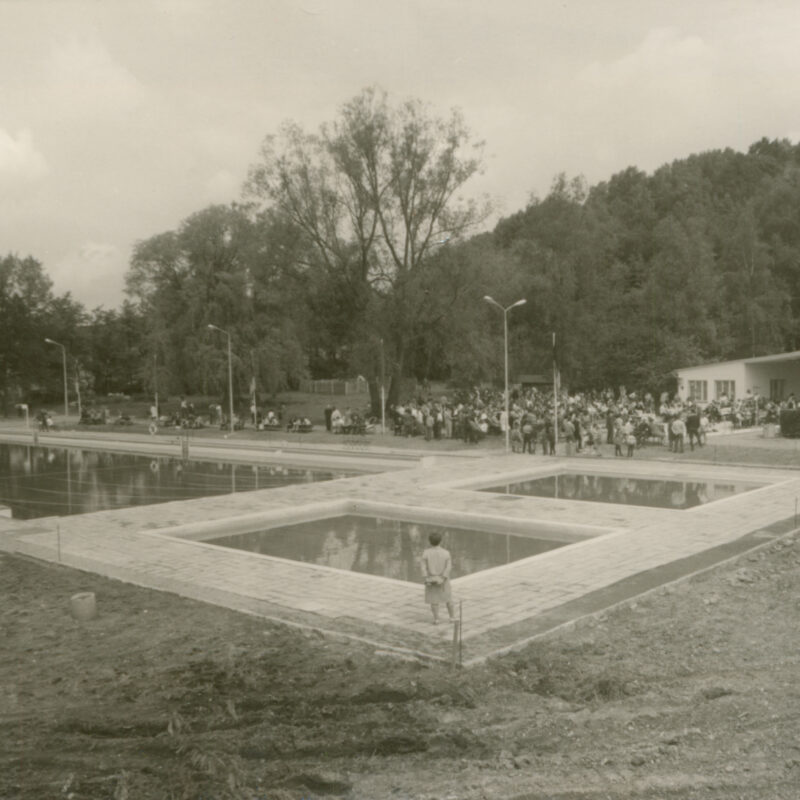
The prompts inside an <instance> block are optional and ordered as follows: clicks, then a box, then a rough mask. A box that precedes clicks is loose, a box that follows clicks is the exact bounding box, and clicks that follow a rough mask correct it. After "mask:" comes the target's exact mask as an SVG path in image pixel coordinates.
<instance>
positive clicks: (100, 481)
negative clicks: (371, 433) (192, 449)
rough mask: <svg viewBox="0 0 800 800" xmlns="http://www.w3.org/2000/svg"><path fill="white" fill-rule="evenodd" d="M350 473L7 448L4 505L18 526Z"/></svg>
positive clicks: (0, 498) (0, 447)
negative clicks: (24, 522) (26, 521)
mask: <svg viewBox="0 0 800 800" xmlns="http://www.w3.org/2000/svg"><path fill="white" fill-rule="evenodd" d="M354 474H357V473H356V472H349V471H345V470H338V469H337V470H333V469H305V468H294V467H285V466H270V465H263V464H262V465H258V466H256V465H250V464H232V463H226V462H224V461H191V460H190V461H183V460H182V459H180V458H166V457H158V458H150V457H146V456H136V455H129V454H122V453H107V452H102V451H98V450H80V449H72V448H69V449H65V448H53V447H35V446H28V445H16V444H0V505H5V506H8V507H9V508H10V509H11V515H12V517H14V518H16V519H34V518H36V517H49V516H65V515H69V514H86V513H88V512H90V511H104V510H107V509H113V508H125V507H128V506H139V505H149V504H151V503H165V502H167V501H170V500H190V499H192V498H196V497H208V496H210V495H216V494H227V493H230V492H249V491H252V490H254V489H270V488H275V487H279V486H288V485H290V484H294V483H314V482H316V481H327V480H332V479H334V478H342V477H347V476H349V475H354Z"/></svg>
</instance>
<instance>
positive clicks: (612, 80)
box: [581, 28, 716, 103]
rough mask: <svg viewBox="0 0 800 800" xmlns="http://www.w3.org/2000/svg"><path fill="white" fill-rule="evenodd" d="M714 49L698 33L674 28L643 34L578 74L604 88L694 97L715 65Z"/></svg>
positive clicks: (591, 83)
mask: <svg viewBox="0 0 800 800" xmlns="http://www.w3.org/2000/svg"><path fill="white" fill-rule="evenodd" d="M715 61H716V57H715V53H714V49H713V48H712V47H710V46H709V45H708V44H706V42H705V41H704V40H703V39H702V38H701V37H699V36H696V35H688V36H681V35H680V33H679V32H678V31H677V30H676V29H674V28H658V29H655V30H651V31H649V32H648V33H647V35H646V36H645V37H644V39H643V40H642V41H641V42H640V43H639V45H638V46H637V47H636V48H634V49H633V50H632V51H631V52H629V53H626V54H625V55H623V56H622V57H620V58H618V59H616V60H613V61H608V62H605V63H603V62H593V63H591V64H589V65H587V66H586V67H585V68H584V69H583V71H582V74H581V77H582V78H583V80H584V81H586V83H588V84H589V85H590V86H594V87H596V88H597V89H601V90H604V91H610V92H615V91H632V92H635V93H636V94H637V95H638V94H640V93H647V94H648V95H649V97H650V102H651V103H652V102H653V100H655V99H656V98H655V97H654V96H653V95H652V94H650V92H652V91H653V90H659V91H663V90H668V91H670V92H671V93H676V94H677V93H688V94H689V95H690V96H695V95H696V93H697V92H698V90H699V89H700V90H702V89H703V88H704V87H705V86H707V85H708V83H709V81H710V79H711V77H712V75H713V72H714V65H715Z"/></svg>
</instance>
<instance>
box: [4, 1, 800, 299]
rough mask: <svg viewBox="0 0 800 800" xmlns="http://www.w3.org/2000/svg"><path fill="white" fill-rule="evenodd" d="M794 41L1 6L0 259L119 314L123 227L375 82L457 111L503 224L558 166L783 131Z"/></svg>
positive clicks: (697, 13) (232, 189) (662, 27)
mask: <svg viewBox="0 0 800 800" xmlns="http://www.w3.org/2000/svg"><path fill="white" fill-rule="evenodd" d="M798 43H800V3H797V2H796V0H739V1H738V2H735V1H734V0H703V2H698V1H697V0H671V1H670V2H661V0H659V1H658V2H656V1H655V0H580V1H579V2H575V1H569V0H568V1H567V2H556V0H491V2H487V0H413V1H412V0H75V1H74V2H73V1H72V0H0V74H1V75H2V76H3V77H2V79H0V256H4V255H7V254H9V253H11V254H15V255H18V256H20V257H26V256H32V257H34V258H35V259H37V260H38V261H40V262H41V263H42V265H43V266H44V269H45V271H46V272H47V274H48V275H49V276H50V278H51V279H52V280H53V283H54V289H55V291H56V292H57V293H58V294H62V293H65V292H68V291H69V292H71V293H72V296H73V297H74V298H75V299H77V300H79V301H81V302H82V303H84V304H85V305H86V306H87V307H88V308H90V309H92V308H95V307H97V306H100V305H102V306H105V307H106V308H117V307H118V306H119V305H120V304H121V302H122V301H123V299H124V276H125V272H126V271H127V269H128V265H129V260H130V256H131V252H132V249H133V246H134V245H135V243H136V242H137V241H141V240H145V239H148V238H150V237H151V236H154V235H156V234H159V233H163V232H165V231H169V230H175V229H176V228H177V227H178V226H179V225H180V223H181V221H182V220H184V219H185V218H186V217H188V216H189V215H191V214H193V213H194V212H196V211H200V210H202V209H203V208H205V207H207V206H209V205H211V204H214V203H229V202H232V201H235V200H238V199H240V197H241V188H242V184H243V183H244V181H245V179H246V176H247V171H248V167H249V166H251V165H252V164H253V163H255V162H256V160H257V159H258V153H259V148H260V145H261V142H262V141H263V139H264V137H265V136H267V135H268V134H270V133H274V132H276V131H277V129H278V127H279V126H280V124H281V123H282V122H284V121H286V120H289V119H291V120H294V121H296V122H298V123H299V124H300V125H301V126H302V127H304V128H305V129H306V130H308V131H313V130H316V129H317V128H318V127H319V125H321V124H322V123H324V122H326V121H330V120H332V119H333V118H335V116H336V115H337V112H338V110H339V108H340V107H341V106H342V104H344V103H345V102H346V101H348V100H349V99H351V98H352V97H354V96H355V95H356V94H358V93H359V92H360V91H361V90H362V89H363V88H364V87H366V86H372V85H377V86H379V87H381V88H383V89H385V90H386V91H387V92H388V93H389V97H390V100H391V101H392V102H393V103H399V102H402V101H403V100H406V99H408V98H411V97H414V98H419V99H421V100H422V101H424V102H425V103H427V104H429V106H430V109H431V111H432V113H434V114H436V115H439V116H446V115H447V114H448V112H449V110H450V109H451V108H453V107H458V108H459V109H461V111H462V113H463V115H464V117H465V119H466V121H467V123H468V125H469V127H470V129H471V130H472V132H473V134H474V135H475V137H476V138H478V139H482V140H484V141H485V143H486V145H485V170H484V172H483V174H482V175H480V176H479V177H477V178H475V179H474V180H473V181H472V182H471V183H470V184H468V186H467V191H468V192H474V194H475V195H476V196H477V195H481V194H489V195H490V196H491V197H493V198H494V199H495V201H496V203H497V208H498V214H499V215H501V216H502V215H507V214H511V213H513V212H515V211H518V210H520V209H521V208H524V207H525V205H526V204H527V203H528V201H529V199H530V198H531V196H537V197H543V196H545V195H546V194H547V191H548V189H549V187H550V184H551V182H552V180H553V178H554V176H555V175H557V174H558V173H561V172H564V173H566V174H567V176H568V177H574V176H578V175H582V176H584V177H585V178H586V180H587V181H588V182H589V184H590V185H593V184H595V183H598V182H599V181H602V180H606V179H608V178H609V177H611V175H613V174H614V173H615V172H618V171H620V170H622V169H625V168H626V167H628V166H636V167H638V168H639V169H642V170H645V171H646V172H648V173H651V172H653V171H654V170H655V169H657V168H658V167H659V166H661V165H663V164H665V163H669V162H671V161H674V160H676V159H681V158H685V157H686V156H688V155H690V154H691V153H697V152H702V151H706V150H713V149H721V148H726V147H730V148H733V149H735V150H741V151H744V150H746V149H747V148H748V147H749V146H750V145H751V144H752V143H753V142H755V141H757V140H759V139H761V138H762V137H767V138H769V139H776V138H778V139H782V138H787V139H790V140H791V141H792V142H795V143H796V142H797V141H798V140H800V80H798V76H799V75H800V46H798ZM496 218H497V216H496V217H495V221H496Z"/></svg>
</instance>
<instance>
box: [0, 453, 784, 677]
mask: <svg viewBox="0 0 800 800" xmlns="http://www.w3.org/2000/svg"><path fill="white" fill-rule="evenodd" d="M220 457H221V456H220ZM225 457H227V455H226V456H225ZM519 459H520V457H519V456H513V455H508V456H505V455H502V456H486V457H483V458H469V459H466V458H453V459H448V458H447V457H445V456H437V457H436V458H435V459H433V462H432V463H430V462H428V463H429V465H428V466H418V467H416V468H407V469H404V470H401V471H397V472H391V473H383V474H377V475H361V476H357V477H353V478H347V479H342V480H338V481H332V482H329V483H320V484H312V485H305V486H290V487H285V488H281V489H273V490H267V491H255V492H248V493H246V494H240V495H223V496H218V497H214V498H205V499H202V500H195V501H190V502H186V503H167V504H163V505H161V506H156V507H139V508H136V509H127V510H121V511H113V512H111V511H110V512H98V513H96V514H88V515H84V516H82V517H72V518H63V519H61V520H54V519H49V520H36V521H32V522H31V523H29V524H18V523H16V522H15V521H9V520H3V521H2V523H1V524H2V527H0V548H3V549H6V550H10V551H17V552H20V553H25V554H27V555H30V556H33V557H36V558H42V559H46V560H50V561H58V560H60V561H61V562H62V563H64V564H67V565H69V566H73V567H77V568H80V569H86V570H89V571H93V572H97V573H100V574H104V575H108V576H110V577H117V578H120V579H122V580H127V581H130V582H133V583H137V584H140V585H144V586H150V587H153V588H158V589H164V590H167V591H174V592H177V593H179V594H182V595H185V596H189V597H194V598H196V599H200V600H205V601H208V602H214V603H218V604H221V605H226V606H229V607H231V608H237V609H240V610H243V611H247V612H249V613H254V614H259V615H262V616H265V617H270V618H274V619H280V620H283V621H285V622H287V623H288V624H299V625H304V626H309V627H313V628H317V629H320V630H324V631H328V632H331V633H336V634H341V635H347V636H351V637H354V638H359V639H365V640H368V641H370V642H372V643H373V644H375V645H376V646H382V647H397V648H406V649H410V650H413V651H416V652H420V653H423V654H425V655H429V656H432V657H445V656H446V653H447V648H448V642H449V638H450V632H449V631H448V630H446V629H443V628H434V627H433V626H432V625H431V624H430V621H429V610H428V609H427V607H425V605H424V603H423V599H422V589H421V587H416V586H413V585H410V584H404V582H400V581H391V579H385V578H378V577H376V576H370V575H364V574H361V573H342V572H341V571H338V570H330V569H328V568H325V567H315V566H312V565H308V564H300V563H298V562H289V561H285V560H283V559H271V558H252V557H251V556H250V555H249V554H247V553H240V552H237V551H233V550H231V551H227V552H223V548H218V547H210V546H204V545H203V542H202V539H203V536H204V531H205V532H208V531H209V530H212V529H215V528H216V529H218V528H219V526H220V523H222V525H223V526H224V528H225V530H226V532H231V531H232V530H234V529H237V528H241V529H244V528H245V527H247V526H250V529H252V525H253V523H254V521H256V520H258V522H259V524H260V522H261V521H262V520H263V519H264V518H270V519H273V520H274V519H279V518H284V519H296V518H297V515H298V513H300V514H316V513H322V512H323V511H324V512H325V513H329V512H330V510H331V509H332V508H337V509H348V510H353V511H354V513H374V510H375V509H376V508H380V510H381V514H384V513H386V510H387V508H388V509H389V510H392V509H394V510H395V512H396V513H397V514H398V515H400V516H401V517H402V518H408V517H409V516H412V517H413V516H416V518H418V519H419V518H420V516H421V517H422V518H424V520H425V521H430V520H431V517H432V516H433V517H434V518H441V519H444V518H451V519H452V518H454V517H455V516H459V515H463V517H464V518H469V519H470V522H471V523H472V524H471V525H470V527H474V523H475V521H476V520H481V521H483V522H485V523H487V524H493V525H495V526H500V527H501V528H503V529H505V530H509V532H510V531H511V530H513V529H515V528H516V529H521V528H522V527H524V526H530V525H531V524H535V525H537V526H539V525H541V526H546V527H547V528H548V529H549V530H551V531H552V534H553V535H556V533H558V532H559V531H560V532H561V533H562V535H569V534H568V533H567V532H568V531H569V530H570V529H575V527H576V526H577V528H578V529H580V530H581V532H582V533H583V534H588V536H584V537H583V538H580V537H578V538H576V539H575V541H574V542H573V543H571V544H568V545H567V546H565V547H562V548H559V549H556V550H552V551H550V552H548V553H544V554H541V555H538V556H534V557H532V558H529V559H525V560H524V561H520V562H514V563H512V564H509V565H505V566H502V567H495V568H492V569H489V570H485V571H483V572H479V573H475V574H473V575H469V576H465V577H463V578H459V579H457V580H456V581H454V582H453V589H454V593H455V596H456V598H457V599H458V600H459V601H461V603H462V605H463V611H464V630H463V634H464V655H465V658H466V660H467V662H468V663H475V662H476V661H479V660H481V659H483V658H485V657H487V656H489V655H491V654H492V653H495V652H498V651H500V650H502V649H504V648H508V647H514V646H517V645H519V644H520V643H521V642H523V641H525V640H527V639H529V638H530V637H531V636H535V635H541V634H542V633H544V632H546V631H547V630H550V629H552V628H553V627H554V626H557V625H562V624H564V623H566V622H571V621H574V620H575V619H577V618H578V617H580V616H582V615H585V614H586V613H589V612H590V611H595V610H598V607H602V605H603V604H604V603H605V604H609V603H613V602H618V601H619V598H621V597H622V598H624V597H627V596H635V594H636V593H640V592H641V591H648V590H651V589H652V588H653V587H654V586H657V585H659V582H661V583H663V581H664V580H674V579H675V575H677V574H678V573H681V574H685V572H686V569H690V568H691V566H692V565H693V564H701V565H706V563H707V561H708V560H709V559H711V563H714V561H715V560H716V561H718V560H720V558H724V557H728V556H726V554H729V553H731V552H738V551H739V549H741V548H747V547H752V546H755V544H757V543H758V541H759V540H758V539H757V538H754V537H757V534H758V532H762V531H764V530H766V529H767V528H768V527H769V526H771V525H774V524H776V523H779V522H781V521H782V520H786V519H787V518H790V517H791V515H792V513H793V511H794V508H795V498H796V497H797V496H798V494H800V474H798V473H796V472H792V471H789V470H771V469H766V468H764V469H748V468H736V467H714V466H711V465H694V464H692V465H691V467H689V468H687V465H685V464H679V463H673V464H670V465H665V464H663V463H651V462H645V461H637V462H636V472H637V474H638V475H641V476H646V475H648V474H652V475H658V476H659V477H662V476H667V477H670V476H673V475H675V476H681V477H686V473H687V472H690V473H691V475H692V476H697V477H698V478H702V477H709V478H710V477H714V478H725V477H726V476H729V477H731V478H733V477H735V478H737V479H738V480H747V481H755V482H759V483H763V484H764V486H763V487H762V488H761V489H758V490H755V491H753V492H749V493H746V494H743V495H737V496H734V497H731V498H727V499H724V500H720V501H717V502H714V503H711V504H709V505H706V506H698V507H696V508H695V509H693V510H691V512H688V513H687V512H686V511H668V510H664V509H651V508H645V507H634V506H626V507H621V506H613V505H608V504H600V503H591V502H585V501H565V500H553V499H548V498H534V497H523V498H521V499H519V500H518V501H515V502H513V503H510V502H505V501H503V499H502V498H503V496H502V495H501V496H499V498H500V499H498V497H497V496H494V495H491V494H488V493H478V492H465V491H464V488H463V487H464V486H465V485H467V484H469V483H471V482H478V481H482V480H484V479H485V478H486V477H487V476H489V477H490V478H491V479H492V480H493V481H495V482H500V481H505V480H507V479H508V478H509V477H511V476H514V475H516V474H519V473H520V472H524V473H525V474H526V475H530V474H531V472H532V470H533V471H538V470H539V465H541V471H542V473H544V472H552V470H553V469H554V468H557V469H574V468H575V464H576V463H577V462H578V461H580V465H581V467H583V466H588V464H586V461H584V460H583V459H569V460H567V459H554V458H548V457H536V456H533V457H531V456H526V457H525V460H526V464H525V467H524V469H521V468H520V461H519ZM531 462H533V463H531ZM615 468H616V469H617V470H618V469H619V468H618V465H615V464H614V463H613V462H610V463H608V462H607V463H602V462H600V460H592V462H591V469H592V471H600V472H603V473H605V472H608V473H609V474H610V473H612V472H613V471H614V470H615ZM465 498H469V499H465ZM581 526H582V527H581ZM571 535H573V536H574V533H573V534H571ZM762 535H763V534H762ZM192 540H194V541H192ZM676 565H678V566H680V565H682V566H681V569H678V567H677V566H676ZM701 568H702V567H701ZM651 584H652V585H651ZM631 593H633V594H631ZM99 600H100V603H101V608H102V598H99Z"/></svg>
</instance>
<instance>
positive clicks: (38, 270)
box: [0, 88, 800, 411]
mask: <svg viewBox="0 0 800 800" xmlns="http://www.w3.org/2000/svg"><path fill="white" fill-rule="evenodd" d="M483 168H484V160H483V143H482V142H479V141H476V140H475V139H474V137H473V135H472V134H471V132H470V131H469V129H468V128H467V126H466V125H465V123H464V120H463V117H462V116H461V114H460V113H459V112H458V111H452V112H450V113H449V114H447V115H445V116H440V115H437V114H436V113H435V112H434V111H432V110H431V109H430V108H428V107H427V106H425V105H423V104H422V103H421V102H419V101H415V100H411V101H407V102H404V103H400V104H396V105H393V104H392V103H391V102H390V100H389V98H388V97H387V96H386V95H385V93H383V92H382V91H380V90H379V89H376V88H369V89H365V90H364V91H363V92H361V93H360V94H359V95H358V96H356V97H355V98H353V99H352V100H351V101H349V102H348V103H346V104H344V105H343V106H342V108H341V110H340V113H339V115H338V116H337V117H336V119H335V120H333V121H331V122H330V123H328V124H326V125H323V126H322V127H321V128H320V129H319V130H317V131H314V132H308V131H305V130H303V129H302V128H301V127H299V126H298V125H296V124H294V123H287V124H285V125H284V126H283V127H282V128H281V129H280V130H279V131H278V132H277V133H276V134H275V135H271V136H268V137H267V138H266V139H265V141H264V144H263V147H262V149H261V151H260V152H259V153H258V154H257V157H256V160H255V161H254V163H253V165H252V167H251V169H250V172H249V175H248V180H247V183H246V185H245V186H244V187H243V191H242V196H241V198H240V200H239V201H237V202H235V203H232V204H230V205H215V206H211V207H208V208H205V209H201V210H198V211H197V212H196V213H194V214H192V215H191V216H189V217H188V218H187V219H185V220H184V221H183V222H182V223H181V224H180V225H179V226H178V228H177V229H176V230H173V231H167V232H164V233H159V234H156V235H154V236H152V237H150V238H148V239H145V240H143V241H140V242H138V243H137V244H136V246H135V248H134V251H133V255H132V258H131V262H130V268H129V271H128V274H127V276H126V292H127V299H126V301H125V303H124V304H123V305H122V307H121V308H120V309H117V310H105V309H102V308H99V309H95V310H93V311H87V310H86V309H85V308H84V307H83V306H82V305H81V304H80V303H78V302H76V301H75V300H74V299H73V298H72V297H71V296H70V295H69V294H67V295H63V296H56V295H54V294H53V291H52V285H51V283H50V281H49V279H48V278H47V275H46V273H45V271H44V268H43V266H42V265H41V264H40V263H39V262H37V261H36V260H35V259H34V258H32V257H26V258H20V257H18V256H15V255H8V256H6V257H5V258H3V259H2V260H0V395H2V402H3V405H4V410H5V411H7V410H8V406H9V404H11V403H12V402H16V401H20V400H22V401H24V400H25V399H26V398H28V397H30V396H31V394H36V393H39V394H40V395H42V397H47V396H52V397H57V396H58V394H59V391H60V386H61V383H60V380H61V358H60V357H61V353H60V351H58V349H57V348H54V347H52V345H48V344H47V343H46V342H45V341H44V339H45V338H50V339H53V340H55V341H58V342H60V343H62V344H64V345H65V346H66V348H67V351H68V352H69V354H70V365H69V367H70V380H71V381H76V382H77V383H78V385H79V386H81V385H82V386H83V389H84V391H85V392H87V393H90V392H95V393H96V394H100V395H105V394H107V393H109V392H124V393H128V394H134V393H150V394H152V393H153V392H154V390H156V389H159V390H160V392H161V393H162V395H163V394H164V393H173V394H174V393H184V394H195V393H202V394H211V395H214V394H216V395H219V396H222V395H224V393H225V391H226V387H227V349H226V344H227V342H226V337H224V336H221V335H220V334H219V332H218V331H215V330H214V329H212V328H210V327H209V326H216V327H217V328H220V329H222V330H223V331H225V332H226V333H228V334H230V336H231V343H232V355H233V365H234V376H235V393H236V394H237V395H242V396H246V395H247V394H248V392H249V390H250V389H251V388H252V387H256V388H257V389H258V391H259V392H261V393H274V392H277V391H280V390H282V389H285V388H292V387H295V386H297V385H298V382H299V381H300V380H301V379H302V378H304V377H308V376H312V377H314V378H326V377H348V376H349V377H352V376H355V375H364V376H365V377H366V378H367V379H368V381H369V383H370V388H371V392H372V399H373V404H374V405H376V406H377V403H378V397H379V394H378V387H379V385H380V384H381V383H385V385H386V387H387V391H388V394H389V400H390V402H391V401H394V400H396V399H398V398H400V397H402V395H403V392H404V381H406V380H408V379H416V380H417V381H424V380H426V379H431V380H432V379H440V380H442V379H443V380H449V381H451V382H453V383H455V384H464V385H471V384H474V383H477V382H480V381H484V380H493V379H494V380H501V379H502V375H503V319H502V316H503V315H502V314H500V313H499V312H498V309H496V308H493V307H491V306H490V305H488V304H487V303H484V302H482V298H483V297H484V296H485V295H490V296H492V297H494V298H496V299H497V301H498V302H500V303H501V304H502V305H510V304H511V303H513V302H514V301H516V300H518V299H521V298H526V300H527V303H526V304H525V305H524V306H521V307H520V308H516V309H514V311H513V312H512V313H511V314H510V315H509V318H508V322H509V356H510V363H511V373H512V376H513V375H515V374H519V373H545V374H549V371H550V369H551V368H552V364H553V359H554V358H555V359H556V360H557V362H558V366H559V369H560V373H561V377H562V382H563V383H564V384H565V385H568V386H570V387H572V388H575V389H580V388H587V389H588V388H600V387H607V386H612V387H617V386H619V385H625V386H628V387H637V388H646V389H649V390H650V391H653V392H658V391H661V390H663V389H669V388H671V386H672V380H673V378H672V373H673V370H675V369H676V368H677V367H681V366H688V365H691V364H696V363H701V362H703V361H710V360H722V359H732V358H739V357H744V356H751V355H761V354H766V353H771V352H780V351H784V350H794V349H796V348H797V338H798V323H799V321H800V286H799V285H798V283H799V282H800V145H793V144H792V143H791V142H789V141H786V140H779V141H769V140H767V139H763V140H761V141H759V142H756V143H755V144H753V145H752V146H751V147H750V148H749V150H748V151H747V152H746V153H741V152H735V151H733V150H730V149H726V150H715V151H710V152H706V153H701V154H696V155H692V156H690V157H688V158H686V159H681V160H677V161H674V162H673V163H671V164H668V165H664V166H663V167H661V168H660V169H658V170H656V171H655V172H654V173H653V174H651V175H648V174H646V173H644V172H643V171H641V170H638V169H636V168H635V167H630V168H628V169H626V170H623V171H622V172H619V173H617V174H615V175H613V176H612V177H611V178H610V179H609V180H607V181H604V182H601V183H599V184H597V185H596V186H592V187H589V186H588V185H587V184H586V182H585V181H584V180H583V179H582V178H579V177H578V178H569V177H568V176H565V175H558V176H556V178H555V179H554V181H553V184H552V187H551V189H550V191H549V192H548V194H547V195H546V196H545V197H544V198H543V199H539V198H536V197H532V198H531V200H530V202H529V203H528V205H527V207H526V208H524V209H522V210H520V211H518V212H516V213H514V214H511V215H510V216H508V217H505V218H503V219H501V220H500V221H499V222H498V223H497V224H496V226H495V227H494V229H493V230H492V231H490V232H481V229H482V228H483V227H484V226H485V223H486V220H487V219H489V217H490V215H491V213H492V206H491V203H490V202H489V201H488V200H486V199H485V198H478V199H476V198H474V197H472V196H471V195H470V194H469V186H470V181H471V179H472V178H474V177H475V176H476V175H477V174H478V173H480V172H481V171H482V170H483ZM553 334H555V341H556V343H557V348H556V352H555V353H554V352H553V349H552V341H553Z"/></svg>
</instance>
